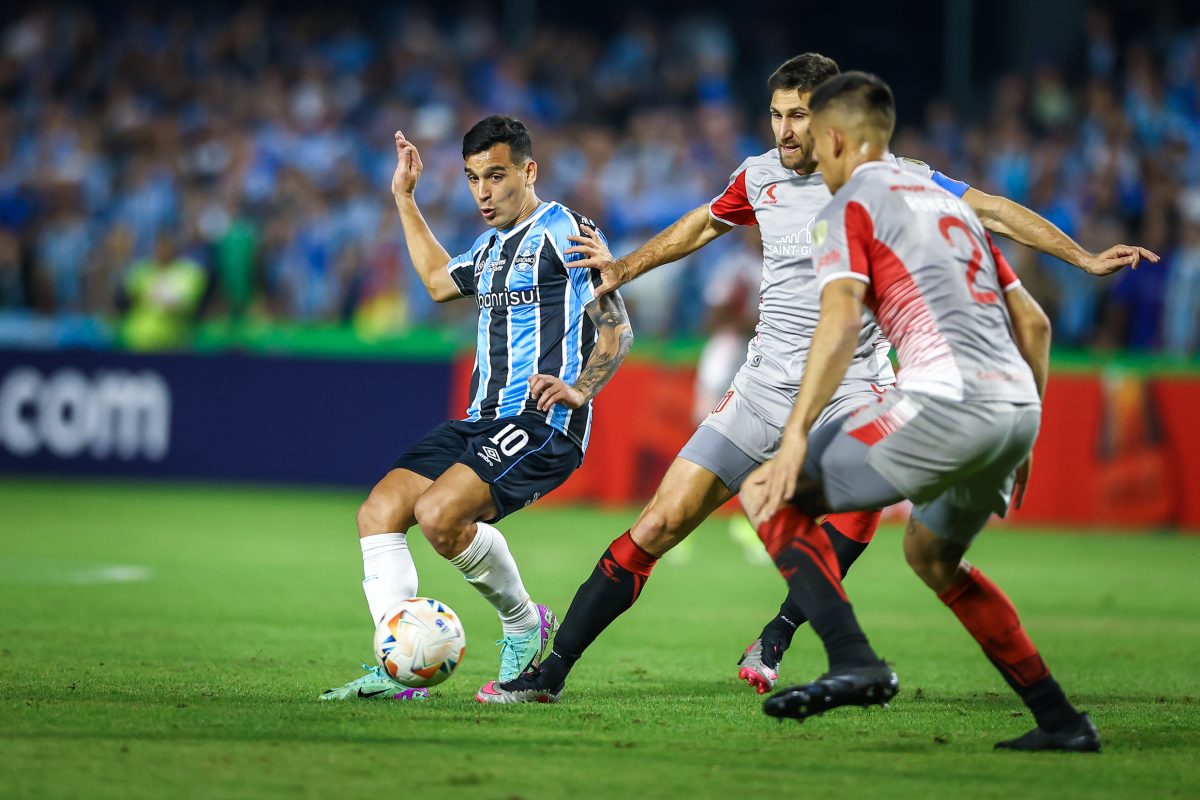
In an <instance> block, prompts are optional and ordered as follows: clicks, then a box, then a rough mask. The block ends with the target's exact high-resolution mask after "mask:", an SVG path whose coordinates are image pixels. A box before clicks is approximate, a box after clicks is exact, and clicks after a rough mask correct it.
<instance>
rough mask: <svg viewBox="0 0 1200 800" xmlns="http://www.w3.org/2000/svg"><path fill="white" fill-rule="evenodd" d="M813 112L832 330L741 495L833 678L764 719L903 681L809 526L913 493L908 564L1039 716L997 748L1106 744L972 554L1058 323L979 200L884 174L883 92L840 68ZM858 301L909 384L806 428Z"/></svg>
mask: <svg viewBox="0 0 1200 800" xmlns="http://www.w3.org/2000/svg"><path fill="white" fill-rule="evenodd" d="M809 107H810V110H811V113H812V120H811V122H810V126H811V131H812V135H813V140H814V147H815V154H816V156H817V160H818V165H819V168H820V170H821V174H822V176H823V178H824V180H825V183H826V184H827V185H828V186H829V189H830V191H831V192H833V193H834V196H833V199H832V200H831V201H830V203H829V205H828V206H826V207H825V208H824V209H823V210H822V211H821V213H820V214H819V215H817V219H816V222H815V223H814V225H813V244H814V252H813V260H814V264H815V268H816V277H817V282H818V291H819V293H820V298H821V310H820V320H819V322H818V323H817V328H816V331H815V332H814V334H813V337H812V343H811V346H810V349H809V354H808V362H807V364H806V366H805V370H804V378H803V380H802V381H801V383H800V390H799V393H798V395H797V399H796V404H795V407H794V408H793V409H792V413H791V415H790V416H789V418H788V422H787V425H786V426H785V429H784V435H783V440H782V442H781V443H780V446H779V450H778V452H777V453H776V455H775V457H774V458H772V459H771V460H769V461H768V462H767V463H765V464H764V465H763V466H762V467H760V468H759V469H758V470H756V471H755V472H754V473H752V474H751V475H750V476H749V477H748V479H747V481H746V484H745V485H744V486H743V489H742V502H743V504H744V505H745V506H746V509H747V511H748V512H749V513H750V514H751V519H752V520H753V521H754V522H755V525H756V526H757V529H758V532H759V536H760V538H761V539H762V540H763V542H764V544H766V545H767V549H768V551H769V552H770V553H771V556H772V558H773V559H774V561H775V564H776V566H777V567H778V568H779V571H780V573H781V574H782V575H783V576H784V578H785V579H786V580H787V583H788V588H789V593H790V595H791V596H792V598H793V599H794V600H795V601H796V602H797V604H798V605H799V607H800V608H801V610H802V611H803V613H804V614H805V615H806V616H807V617H808V620H809V622H810V623H811V625H812V628H813V630H814V631H815V632H816V633H817V634H818V635H819V636H820V637H821V640H822V642H823V643H824V645H825V649H826V653H827V655H828V658H829V669H828V671H827V672H826V673H825V674H824V675H822V676H821V677H819V678H817V679H816V680H814V681H812V682H810V683H807V684H802V685H798V686H793V687H789V688H787V689H784V690H782V691H780V692H778V693H776V694H775V695H773V696H772V697H771V698H769V699H768V700H767V701H766V703H765V704H764V706H763V708H764V710H765V711H766V712H767V713H768V714H770V715H772V716H777V717H792V718H796V719H804V718H806V717H809V716H813V715H816V714H820V713H823V712H825V711H828V710H829V709H832V708H836V707H838V706H842V705H864V706H865V705H871V704H886V703H887V701H888V700H889V699H891V697H892V696H893V695H894V694H895V693H896V691H897V690H898V688H899V684H898V681H897V678H896V675H895V673H894V672H892V670H891V668H890V667H888V666H887V665H886V664H885V663H884V662H883V661H882V660H880V658H879V657H878V656H877V655H876V654H875V651H874V650H873V649H872V648H871V646H870V644H869V643H868V641H867V637H866V635H865V634H864V633H863V631H862V628H861V627H860V626H859V624H858V621H857V620H856V618H855V616H854V611H853V609H852V608H851V605H850V601H849V599H848V598H847V596H846V592H845V590H844V588H843V587H842V580H841V572H840V570H839V569H838V564H837V558H836V555H835V554H834V552H833V547H832V544H831V542H830V537H829V536H828V535H827V533H826V532H825V531H824V530H823V529H822V528H821V527H820V526H818V525H816V524H815V523H814V521H813V520H814V519H815V518H816V515H819V514H825V513H829V512H830V511H850V510H853V509H858V508H878V507H880V506H883V505H888V504H891V503H894V502H898V501H899V500H901V499H905V498H907V499H909V500H911V501H912V502H913V504H914V510H913V514H912V517H911V519H910V520H909V524H908V529H907V531H906V533H905V538H904V549H905V555H906V556H907V558H908V562H909V564H910V565H911V566H912V568H913V570H914V571H915V572H916V573H917V574H918V575H919V576H920V577H921V578H922V580H924V581H925V583H926V584H927V585H928V586H929V587H930V588H931V589H933V590H934V591H935V592H937V595H938V597H939V599H941V600H942V602H943V603H945V604H946V605H947V606H948V607H949V608H950V609H951V610H952V611H953V612H954V614H955V615H956V616H957V617H958V618H959V620H960V621H961V622H962V624H963V626H964V627H965V628H966V629H967V631H968V632H970V634H971V635H972V636H973V637H974V638H975V640H976V641H977V642H978V643H979V645H980V646H981V647H982V648H983V650H984V653H985V654H986V655H987V656H988V658H989V659H990V660H991V661H992V663H993V664H994V665H995V666H996V668H997V669H998V670H999V671H1000V673H1001V674H1002V675H1003V676H1004V678H1005V680H1007V681H1008V683H1009V685H1010V686H1011V687H1012V688H1013V689H1014V690H1015V691H1016V693H1017V694H1018V695H1019V696H1020V698H1021V700H1022V701H1023V702H1024V703H1025V704H1026V706H1028V708H1029V709H1030V711H1031V712H1032V714H1033V716H1034V718H1035V719H1036V721H1037V727H1036V728H1035V729H1033V730H1032V731H1030V732H1029V733H1027V734H1025V735H1024V736H1021V737H1018V738H1016V739H1011V740H1008V741H1004V742H1000V743H999V744H998V745H997V747H1003V748H1010V749H1017V750H1073V751H1095V750H1099V749H1100V737H1099V734H1098V733H1097V732H1096V729H1095V727H1094V726H1093V725H1092V723H1091V720H1090V719H1089V718H1088V716H1087V714H1081V713H1079V712H1078V711H1076V710H1075V708H1074V707H1073V706H1072V705H1071V703H1070V702H1069V701H1068V700H1067V698H1066V696H1065V695H1064V694H1063V691H1062V689H1061V688H1059V685H1058V683H1057V682H1056V681H1055V679H1054V677H1053V676H1052V675H1051V674H1050V671H1049V669H1048V668H1047V667H1046V663H1045V662H1044V661H1043V660H1042V657H1041V655H1040V654H1039V652H1038V650H1037V648H1036V647H1035V646H1034V645H1033V642H1032V641H1030V639H1029V636H1028V635H1027V634H1026V633H1025V630H1024V628H1023V627H1022V625H1021V621H1020V619H1019V618H1018V617H1017V612H1016V609H1015V608H1014V607H1013V605H1012V603H1011V602H1010V601H1009V599H1008V598H1007V597H1006V596H1005V594H1004V593H1003V592H1002V591H1001V590H1000V589H999V587H997V586H996V585H995V584H994V583H992V582H991V581H990V580H989V579H988V578H987V577H986V576H985V575H984V574H983V573H982V572H980V570H979V569H978V568H977V567H973V566H971V565H970V564H969V563H967V562H966V561H965V560H964V554H965V553H966V551H967V548H968V547H969V546H970V544H971V541H972V540H973V539H974V537H975V536H976V535H977V534H978V533H979V532H980V531H981V530H982V529H983V527H984V525H985V524H986V523H987V521H988V519H989V518H990V517H991V515H992V514H993V513H999V514H1004V513H1005V511H1006V510H1007V508H1008V505H1009V502H1010V499H1011V495H1012V492H1013V489H1014V485H1015V484H1018V483H1019V484H1020V485H1021V486H1023V485H1024V482H1025V481H1026V480H1027V479H1028V471H1029V463H1030V462H1029V458H1030V453H1031V450H1032V447H1033V443H1034V440H1035V439H1036V438H1037V432H1038V426H1039V424H1040V422H1041V412H1042V405H1041V398H1042V394H1043V392H1044V391H1045V387H1046V375H1047V372H1048V364H1049V354H1050V324H1049V321H1048V320H1047V319H1046V316H1045V314H1044V313H1043V312H1042V310H1041V308H1039V307H1038V305H1037V303H1036V302H1035V301H1034V300H1033V298H1032V297H1030V296H1029V295H1028V294H1027V293H1026V292H1025V290H1024V289H1023V288H1021V285H1020V282H1019V281H1018V280H1017V279H1016V276H1015V275H1014V274H1013V272H1012V270H1011V268H1010V267H1009V266H1008V264H1007V263H1006V262H1005V260H1004V257H1003V256H1002V255H1001V254H1000V252H999V251H998V250H997V249H996V248H995V247H994V246H993V245H992V242H991V239H990V238H989V237H988V234H987V232H986V231H985V230H984V228H983V225H982V224H981V223H980V221H979V219H978V217H976V216H975V214H974V213H973V212H972V211H971V209H970V208H969V207H968V206H967V205H966V203H964V202H962V201H961V200H960V199H958V198H955V197H952V196H951V195H949V194H947V193H945V192H944V191H942V190H941V189H940V188H939V187H938V186H937V184H936V183H935V182H934V181H931V180H929V179H927V178H922V177H919V176H914V175H912V174H911V173H907V172H905V171H903V170H901V169H899V168H897V167H896V166H895V164H894V163H890V161H889V160H888V158H887V154H888V144H889V141H890V139H891V134H892V129H893V127H894V125H895V109H894V104H893V100H892V94H891V90H890V89H889V88H888V87H887V84H885V83H884V82H883V81H881V80H879V79H878V78H876V77H875V76H873V75H867V74H865V73H861V72H851V73H846V74H844V75H841V76H839V77H837V78H834V79H833V80H831V81H829V82H828V83H825V84H823V85H822V86H821V87H819V88H818V89H817V90H816V92H814V93H813V96H812V99H811V102H810V106H809ZM864 307H866V308H867V309H869V310H870V311H871V312H872V313H873V314H874V316H875V318H876V319H877V320H878V322H879V326H880V328H881V329H882V330H883V333H884V335H885V336H887V338H888V339H889V340H890V341H891V342H892V343H893V344H894V345H895V347H896V350H897V352H898V357H899V360H900V364H901V370H900V374H899V378H898V380H897V384H896V386H895V388H893V389H892V390H891V391H889V392H888V393H887V394H886V395H884V396H881V397H880V398H878V399H877V400H876V401H874V402H872V403H870V404H868V405H866V406H864V407H862V408H860V409H858V410H856V411H855V412H853V413H851V414H849V415H847V416H846V417H845V418H844V421H843V422H842V423H841V424H837V423H833V424H827V425H824V426H822V427H821V428H820V429H819V430H817V431H813V432H812V434H811V435H810V431H812V429H813V424H814V423H815V422H816V420H817V419H818V417H819V416H821V415H822V413H823V410H824V409H825V408H826V407H827V405H828V403H829V401H830V399H831V398H832V397H834V395H835V393H836V391H837V388H838V387H839V386H840V385H841V383H842V380H843V377H844V375H845V372H846V369H847V368H848V367H849V366H850V364H851V363H852V361H853V358H854V354H855V350H856V348H857V346H858V334H859V326H860V319H861V316H862V312H863V308H864ZM1019 491H1020V490H1018V493H1019Z"/></svg>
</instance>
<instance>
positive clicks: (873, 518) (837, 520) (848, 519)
mask: <svg viewBox="0 0 1200 800" xmlns="http://www.w3.org/2000/svg"><path fill="white" fill-rule="evenodd" d="M882 518H883V512H882V511H843V512H841V513H838V514H830V515H829V516H827V517H826V518H825V519H824V520H822V522H827V523H829V524H830V525H832V526H833V527H834V528H836V529H837V531H838V533H840V534H841V535H842V536H845V537H846V538H847V539H853V540H854V541H856V542H858V543H859V544H870V543H871V540H872V539H874V538H875V531H877V530H879V520H880V519H882Z"/></svg>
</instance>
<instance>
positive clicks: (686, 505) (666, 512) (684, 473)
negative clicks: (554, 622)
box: [476, 458, 731, 703]
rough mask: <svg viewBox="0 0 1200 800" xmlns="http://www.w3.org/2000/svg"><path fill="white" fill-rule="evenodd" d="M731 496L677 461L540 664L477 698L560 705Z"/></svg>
mask: <svg viewBox="0 0 1200 800" xmlns="http://www.w3.org/2000/svg"><path fill="white" fill-rule="evenodd" d="M730 497H731V493H730V491H729V489H728V488H726V486H725V484H724V482H723V481H722V480H721V478H720V477H718V476H717V475H716V474H714V473H713V472H711V471H710V470H708V469H706V468H705V467H702V466H699V465H698V464H695V463H693V462H691V461H688V460H687V459H685V458H676V459H675V461H674V462H673V463H672V464H671V466H670V468H669V469H668V470H667V474H666V475H665V476H664V477H663V480H662V483H661V484H659V487H658V489H657V490H656V491H655V493H654V497H653V499H651V501H650V503H649V505H647V506H646V507H645V509H643V510H642V513H641V515H640V516H639V517H638V519H637V522H635V523H634V525H633V527H632V528H631V529H630V530H628V531H626V532H625V533H623V534H622V535H620V536H618V537H617V538H616V539H614V540H613V542H612V543H611V544H610V545H609V546H608V549H606V550H605V551H604V554H603V555H602V556H601V557H600V560H599V561H598V562H597V564H596V566H595V568H594V569H593V570H592V574H591V575H590V576H589V577H588V579H587V580H586V581H584V583H583V584H582V585H581V586H580V587H579V590H578V591H577V592H576V593H575V597H574V599H573V600H572V601H571V606H570V608H569V609H568V610H567V615H566V617H564V618H563V621H562V626H561V627H560V628H559V630H558V635H557V636H556V638H555V640H554V646H553V649H552V651H551V653H550V655H548V656H547V657H546V659H545V660H544V661H543V663H542V665H541V667H540V668H539V669H538V670H535V671H533V672H530V673H527V674H526V675H523V676H521V677H520V678H517V679H516V680H514V681H509V682H507V683H503V684H490V683H489V684H487V685H486V686H484V687H483V688H482V689H481V690H480V691H479V693H478V694H477V695H476V699H478V700H479V701H480V702H485V703H514V702H554V701H556V700H557V699H558V696H559V694H560V693H561V692H562V689H563V686H564V685H565V683H566V679H567V675H568V674H569V673H570V671H571V668H572V667H574V665H575V662H577V661H578V660H579V658H580V657H581V656H582V655H583V652H584V651H585V650H586V649H587V648H588V646H590V645H591V643H592V642H593V641H595V639H596V637H598V636H599V635H600V634H601V633H602V632H603V631H604V629H605V628H607V627H608V626H609V625H610V624H611V623H612V622H613V621H614V620H616V618H617V617H619V616H620V615H621V614H622V613H624V612H625V611H626V610H628V609H629V608H630V607H632V606H633V604H634V602H636V600H637V598H638V596H639V595H640V594H641V591H642V588H643V587H644V586H645V584H646V580H647V579H648V578H649V577H650V572H651V570H652V569H653V568H654V565H655V563H656V562H657V561H658V559H659V558H660V557H661V556H662V555H663V554H665V553H666V552H667V551H668V550H670V549H671V548H672V547H674V546H675V545H676V544H678V543H679V542H681V541H683V539H684V538H685V537H686V536H687V535H688V534H689V533H691V532H692V531H693V530H695V528H696V526H697V525H699V524H700V523H701V522H703V521H704V519H705V518H706V517H707V516H708V515H709V514H711V513H712V512H713V511H714V510H716V509H717V508H719V507H720V506H721V505H722V504H723V503H725V502H726V501H728V500H729V498H730Z"/></svg>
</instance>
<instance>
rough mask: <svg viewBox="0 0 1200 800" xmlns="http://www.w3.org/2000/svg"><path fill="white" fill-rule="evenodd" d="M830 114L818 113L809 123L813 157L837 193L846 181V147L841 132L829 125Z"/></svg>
mask: <svg viewBox="0 0 1200 800" xmlns="http://www.w3.org/2000/svg"><path fill="white" fill-rule="evenodd" d="M829 123H830V118H829V115H828V114H817V115H815V116H814V117H813V119H812V121H811V123H810V124H809V130H810V131H811V133H812V140H813V158H814V159H816V162H817V167H816V168H817V169H819V170H820V171H821V177H822V178H823V179H824V180H825V185H826V186H828V187H829V191H830V192H834V193H836V192H837V190H838V189H840V188H842V184H844V183H845V182H846V175H845V172H846V169H845V166H846V165H845V164H844V163H843V162H844V159H843V158H842V155H844V150H845V147H844V146H842V145H843V139H842V135H841V132H840V131H839V130H837V129H836V128H832V127H830V125H829Z"/></svg>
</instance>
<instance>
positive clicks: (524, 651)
mask: <svg viewBox="0 0 1200 800" xmlns="http://www.w3.org/2000/svg"><path fill="white" fill-rule="evenodd" d="M416 515H417V524H418V525H420V526H421V532H422V533H424V534H425V538H426V539H428V540H429V543H430V544H431V545H432V546H433V549H434V550H436V551H437V553H438V554H439V555H440V556H442V557H443V558H445V559H446V560H448V561H449V562H450V563H451V565H453V566H454V567H455V568H456V569H458V571H459V572H461V573H462V575H463V577H464V578H466V580H467V583H469V584H471V585H472V586H474V587H475V589H476V590H477V591H478V592H479V593H480V594H481V595H482V596H483V598H484V599H485V600H487V601H488V602H489V603H491V605H492V607H493V608H495V609H496V613H497V614H498V615H499V617H500V624H501V627H502V629H503V638H502V639H501V640H500V646H501V650H500V675H501V676H503V679H504V680H510V679H511V678H512V677H516V676H517V675H519V674H520V673H521V672H522V671H523V670H525V669H527V668H528V667H529V666H530V664H532V663H534V662H536V661H537V660H538V659H539V658H540V656H541V653H542V650H543V649H544V647H545V644H546V641H547V640H548V639H549V638H550V635H551V634H552V632H553V631H552V629H553V627H554V626H555V625H557V621H556V620H555V619H554V617H553V614H552V613H551V612H550V611H549V609H547V608H545V607H544V606H539V605H537V604H535V603H534V602H533V600H531V599H530V597H529V592H527V591H526V590H525V585H524V583H523V582H522V581H521V573H520V571H519V570H518V569H517V562H516V560H515V559H514V558H513V555H512V552H511V551H510V550H509V548H508V542H507V541H506V540H505V538H504V535H503V534H502V533H500V531H499V530H498V529H497V528H495V527H494V526H493V525H491V524H489V523H487V522H481V521H479V520H495V519H496V518H497V517H499V516H501V514H500V513H499V512H498V511H497V508H496V504H495V501H494V500H493V495H492V487H491V486H490V485H489V484H488V483H485V482H484V481H483V479H482V478H481V477H480V476H479V475H477V474H476V472H475V471H474V470H472V469H471V468H470V467H468V466H466V465H464V464H454V465H453V466H451V467H450V468H449V469H447V470H446V471H445V472H444V473H443V474H442V475H441V477H439V478H438V479H437V480H436V481H434V482H433V485H432V486H430V487H429V489H428V490H426V491H425V493H424V494H422V495H421V497H420V498H419V499H418V500H417V507H416Z"/></svg>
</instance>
